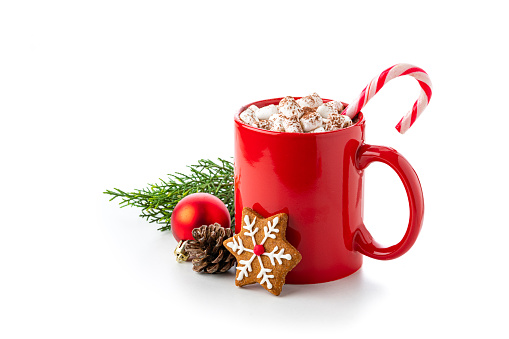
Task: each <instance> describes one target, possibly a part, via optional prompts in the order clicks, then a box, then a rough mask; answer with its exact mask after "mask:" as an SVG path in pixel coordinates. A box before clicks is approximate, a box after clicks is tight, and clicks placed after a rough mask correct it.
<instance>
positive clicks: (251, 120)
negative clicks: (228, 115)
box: [239, 105, 259, 127]
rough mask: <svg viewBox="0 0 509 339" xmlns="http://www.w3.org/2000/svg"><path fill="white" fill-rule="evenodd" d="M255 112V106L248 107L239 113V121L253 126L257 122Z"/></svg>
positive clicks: (256, 108)
mask: <svg viewBox="0 0 509 339" xmlns="http://www.w3.org/2000/svg"><path fill="white" fill-rule="evenodd" d="M257 110H258V107H256V106H255V105H251V106H249V107H248V108H246V110H245V111H244V112H242V113H240V116H239V117H240V120H242V121H244V122H245V123H246V124H248V125H251V126H255V123H256V122H258V121H259V120H258V118H257V117H256V115H255V112H256V111H257ZM255 127H256V126H255Z"/></svg>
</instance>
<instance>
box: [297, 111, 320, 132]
mask: <svg viewBox="0 0 509 339" xmlns="http://www.w3.org/2000/svg"><path fill="white" fill-rule="evenodd" d="M300 124H301V125H302V129H303V130H304V132H309V131H312V130H314V129H316V128H318V127H321V126H322V116H321V115H320V114H318V113H317V112H313V111H311V112H307V113H305V114H304V115H303V116H302V117H301V118H300Z"/></svg>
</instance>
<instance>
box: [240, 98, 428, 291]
mask: <svg viewBox="0 0 509 339" xmlns="http://www.w3.org/2000/svg"><path fill="white" fill-rule="evenodd" d="M280 100H281V98H276V99H270V100H263V101H258V102H254V103H251V104H248V105H246V106H244V107H242V108H241V110H240V111H239V112H238V113H237V114H236V115H235V119H234V120H235V214H236V215H235V216H236V220H241V216H242V209H243V208H244V207H250V208H252V209H254V210H255V211H256V212H258V213H260V214H261V215H263V216H264V217H268V216H270V215H273V214H277V213H280V212H283V213H286V214H288V217H289V220H288V228H287V232H286V236H287V239H288V241H289V242H290V243H291V244H292V245H293V246H295V247H296V248H297V249H298V250H299V251H300V253H301V254H302V261H301V262H300V263H299V264H298V265H297V266H296V267H295V268H294V269H293V270H292V271H290V272H289V273H288V275H287V277H286V282H287V283H290V284H292V283H293V284H311V283H320V282H326V281H332V280H336V279H340V278H343V277H345V276H348V275H350V274H352V273H353V272H355V271H357V270H358V269H359V268H360V267H361V265H362V255H361V253H362V254H364V255H367V256H370V257H372V258H376V259H393V258H396V257H398V256H400V255H402V254H404V253H405V252H406V251H408V250H409V249H410V247H411V246H412V245H413V243H414V242H415V240H416V238H417V235H418V234H419V231H420V228H421V224H422V218H423V213H424V202H423V196H422V191H421V186H420V183H419V179H418V178H417V175H416V173H415V171H414V170H413V169H412V167H411V166H410V164H409V163H408V162H407V161H406V160H405V158H403V157H402V156H401V155H400V154H399V153H397V152H396V151H395V150H393V149H391V148H387V147H382V146H371V145H366V144H364V129H365V120H364V118H363V116H362V113H359V121H358V122H357V123H356V124H355V125H353V126H351V127H348V128H346V129H342V130H338V131H332V132H325V133H279V132H271V131H266V130H261V129H257V128H254V127H251V126H248V125H246V124H244V123H242V122H241V121H240V120H239V114H240V113H241V112H242V111H243V110H244V109H245V108H246V107H248V106H249V105H252V104H254V105H256V106H258V107H263V106H266V105H270V104H276V105H277V104H278V103H279V101H280ZM324 101H329V100H324ZM373 161H380V162H384V163H386V164H388V165H389V166H391V167H392V168H393V169H394V170H395V171H396V172H397V173H398V175H399V177H400V178H401V180H402V181H403V184H404V186H405V189H406V191H407V195H408V198H409V202H410V222H409V225H408V229H407V232H406V234H405V236H404V237H403V239H402V240H401V241H400V242H399V243H398V244H396V245H394V246H391V247H383V246H381V245H379V244H378V243H376V242H375V241H374V240H373V238H372V237H371V235H370V234H369V232H368V231H367V229H366V227H365V226H364V224H363V221H362V216H363V170H364V169H365V168H366V167H367V166H368V165H369V164H370V163H371V162H373ZM235 231H236V232H239V231H240V223H237V225H236V229H235Z"/></svg>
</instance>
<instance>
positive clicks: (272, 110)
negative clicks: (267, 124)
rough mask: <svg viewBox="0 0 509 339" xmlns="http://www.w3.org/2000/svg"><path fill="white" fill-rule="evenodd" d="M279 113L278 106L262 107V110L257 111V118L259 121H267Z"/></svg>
mask: <svg viewBox="0 0 509 339" xmlns="http://www.w3.org/2000/svg"><path fill="white" fill-rule="evenodd" d="M277 113H278V111H277V107H276V105H268V106H265V107H262V108H260V109H258V110H257V111H255V116H256V117H257V118H258V119H259V120H267V119H268V118H270V117H271V116H272V115H273V114H277Z"/></svg>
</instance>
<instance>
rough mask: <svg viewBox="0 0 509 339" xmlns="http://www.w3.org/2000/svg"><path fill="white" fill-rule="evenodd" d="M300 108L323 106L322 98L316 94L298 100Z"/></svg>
mask: <svg viewBox="0 0 509 339" xmlns="http://www.w3.org/2000/svg"><path fill="white" fill-rule="evenodd" d="M297 103H298V104H299V106H300V107H318V106H320V105H321V104H323V101H322V98H320V96H319V95H318V94H316V93H313V94H311V95H308V96H305V97H302V98H300V99H299V100H297Z"/></svg>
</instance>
